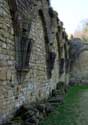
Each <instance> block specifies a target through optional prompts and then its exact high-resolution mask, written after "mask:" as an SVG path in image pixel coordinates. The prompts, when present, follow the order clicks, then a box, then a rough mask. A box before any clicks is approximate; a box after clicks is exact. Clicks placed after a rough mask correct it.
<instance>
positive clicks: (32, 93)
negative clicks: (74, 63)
mask: <svg viewBox="0 0 88 125" xmlns="http://www.w3.org/2000/svg"><path fill="white" fill-rule="evenodd" d="M61 24H62V23H61V21H60V20H59V19H58V17H57V13H56V12H55V11H53V10H52V8H51V7H50V5H49V3H48V1H47V0H45V1H44V0H39V1H36V0H32V1H31V0H17V1H15V0H13V2H12V1H11V0H0V124H1V123H2V122H4V121H5V120H6V119H8V118H10V117H12V116H13V115H12V114H13V113H14V112H15V111H16V109H17V108H19V107H20V106H21V105H23V104H24V103H31V102H35V101H38V100H42V99H44V98H48V96H49V93H50V92H51V91H52V89H53V88H55V87H56V84H57V83H58V82H59V81H63V82H66V78H68V76H66V74H68V73H67V72H66V67H65V63H64V67H63V68H64V71H63V73H62V74H61V75H60V74H59V70H60V59H61V54H60V53H64V56H63V58H64V62H66V61H65V60H66V58H67V57H66V56H65V53H66V52H67V53H68V50H66V49H65V48H64V45H66V46H68V42H67V36H66V33H65V31H64V30H63V26H62V25H61ZM56 34H57V35H56ZM63 34H64V35H63ZM63 41H64V42H63ZM31 42H32V46H30V43H31ZM62 43H63V44H62ZM61 45H62V46H61ZM60 48H63V49H64V51H63V52H62V51H60ZM50 53H51V54H52V53H55V60H54V61H53V60H50V57H49V54H50ZM62 55H63V54H62ZM51 61H52V63H51ZM50 65H51V69H52V70H51V69H49V67H50ZM49 73H51V75H50V74H49ZM63 74H64V75H63ZM65 76H66V78H65ZM62 79H64V80H62Z"/></svg>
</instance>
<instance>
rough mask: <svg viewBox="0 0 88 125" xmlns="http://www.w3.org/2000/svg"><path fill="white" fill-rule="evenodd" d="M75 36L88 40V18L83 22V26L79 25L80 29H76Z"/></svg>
mask: <svg viewBox="0 0 88 125" xmlns="http://www.w3.org/2000/svg"><path fill="white" fill-rule="evenodd" d="M74 36H75V37H78V38H81V39H82V40H83V41H85V42H88V19H86V20H85V21H84V22H83V23H82V28H81V27H79V29H78V30H77V31H75V33H74Z"/></svg>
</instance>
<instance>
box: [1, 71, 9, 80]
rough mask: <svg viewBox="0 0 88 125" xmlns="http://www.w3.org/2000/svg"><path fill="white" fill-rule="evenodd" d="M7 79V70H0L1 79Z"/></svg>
mask: <svg viewBox="0 0 88 125" xmlns="http://www.w3.org/2000/svg"><path fill="white" fill-rule="evenodd" d="M6 79H7V71H6V70H5V69H4V70H3V69H2V70H0V80H6Z"/></svg>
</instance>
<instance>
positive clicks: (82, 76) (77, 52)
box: [70, 38, 88, 84]
mask: <svg viewBox="0 0 88 125" xmlns="http://www.w3.org/2000/svg"><path fill="white" fill-rule="evenodd" d="M70 44H71V45H70V55H71V57H70V61H71V67H70V80H71V82H72V81H73V83H75V84H88V44H87V43H85V42H84V41H81V39H78V38H74V39H72V41H71V43H70Z"/></svg>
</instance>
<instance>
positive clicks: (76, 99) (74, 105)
mask: <svg viewBox="0 0 88 125" xmlns="http://www.w3.org/2000/svg"><path fill="white" fill-rule="evenodd" d="M40 125H88V86H74V87H71V88H70V89H69V91H68V93H67V95H66V97H65V99H64V104H63V105H60V106H58V107H57V109H56V110H55V112H53V113H52V114H50V116H49V117H48V118H46V119H45V120H44V121H43V122H42V123H41V124H40Z"/></svg>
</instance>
